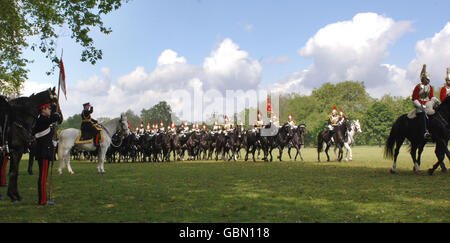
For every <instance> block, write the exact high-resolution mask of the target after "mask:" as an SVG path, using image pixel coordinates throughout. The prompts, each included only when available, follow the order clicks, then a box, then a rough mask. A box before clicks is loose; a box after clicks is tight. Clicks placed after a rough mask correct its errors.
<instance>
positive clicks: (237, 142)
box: [226, 126, 242, 161]
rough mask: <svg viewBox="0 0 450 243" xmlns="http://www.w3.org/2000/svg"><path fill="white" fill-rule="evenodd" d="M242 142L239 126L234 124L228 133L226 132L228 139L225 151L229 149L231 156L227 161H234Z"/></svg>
mask: <svg viewBox="0 0 450 243" xmlns="http://www.w3.org/2000/svg"><path fill="white" fill-rule="evenodd" d="M241 142H242V129H241V126H236V127H235V128H234V129H233V130H232V131H231V132H230V133H228V139H227V143H226V148H227V151H230V150H231V156H230V158H229V159H228V160H229V161H230V160H231V159H233V160H234V161H236V157H237V155H238V153H239V150H240V149H241Z"/></svg>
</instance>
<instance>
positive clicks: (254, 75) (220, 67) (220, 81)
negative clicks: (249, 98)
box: [203, 38, 262, 90]
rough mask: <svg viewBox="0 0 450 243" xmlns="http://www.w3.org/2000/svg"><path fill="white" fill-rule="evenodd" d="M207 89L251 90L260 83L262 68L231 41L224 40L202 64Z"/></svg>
mask: <svg viewBox="0 0 450 243" xmlns="http://www.w3.org/2000/svg"><path fill="white" fill-rule="evenodd" d="M203 72H204V74H205V79H206V84H207V86H208V88H215V89H219V90H226V89H244V90H246V89H251V88H255V87H256V85H258V84H259V82H260V81H261V72H262V66H261V64H260V63H259V62H258V61H257V60H253V59H252V58H251V57H250V56H249V54H248V53H247V52H246V51H243V50H240V49H239V46H238V45H236V44H235V43H234V42H233V41H232V40H231V39H228V38H227V39H225V40H223V41H222V43H220V45H219V46H218V47H217V48H216V49H215V50H213V51H212V53H211V56H210V57H207V58H205V61H204V62H203Z"/></svg>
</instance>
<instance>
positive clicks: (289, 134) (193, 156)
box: [71, 121, 306, 163]
mask: <svg viewBox="0 0 450 243" xmlns="http://www.w3.org/2000/svg"><path fill="white" fill-rule="evenodd" d="M161 123H162V122H161ZM147 128H148V126H147ZM261 129H267V130H268V131H269V132H270V131H271V132H272V133H273V134H272V136H270V135H271V134H269V136H264V133H261V132H260V131H261ZM261 134H263V135H261ZM305 134H306V125H304V124H301V125H299V126H295V125H292V123H285V124H284V125H282V126H278V125H277V124H274V123H272V122H270V123H268V124H266V125H263V124H261V125H259V126H258V125H255V126H254V127H253V128H252V129H248V130H247V129H244V125H243V124H242V123H241V124H239V125H235V124H231V123H226V124H223V125H219V124H218V123H217V121H216V124H215V125H214V127H213V129H212V130H208V129H207V127H206V124H204V125H203V129H200V127H199V126H198V125H197V124H194V125H193V126H192V129H189V126H188V125H185V124H184V123H182V124H181V126H179V127H178V128H177V127H176V125H175V124H173V125H169V126H168V127H167V128H164V126H163V124H160V127H157V128H155V125H154V126H153V128H152V129H146V130H144V129H143V123H141V129H136V131H135V132H132V133H130V134H129V135H128V136H125V138H123V139H121V138H120V136H119V135H117V134H115V135H114V136H113V137H112V142H111V146H110V147H109V148H108V150H107V152H106V158H105V159H106V161H107V162H109V163H111V162H112V163H115V162H121V161H123V162H130V161H131V162H147V161H153V162H162V161H171V160H175V161H180V160H213V159H215V160H216V161H217V160H219V159H221V160H228V161H230V160H235V161H236V160H238V159H245V161H247V160H248V159H249V154H251V155H252V159H253V161H256V158H255V154H256V152H258V153H257V156H258V158H259V155H260V151H261V150H262V151H263V154H264V157H263V158H262V160H264V161H269V160H270V161H272V160H273V156H272V150H273V149H276V148H277V149H279V151H280V154H279V156H278V159H279V160H280V161H281V160H282V157H281V155H282V151H283V149H284V148H286V147H287V148H288V150H289V151H288V152H289V157H290V158H291V159H292V157H291V149H292V148H295V149H296V154H295V157H294V159H295V160H296V159H297V157H298V156H300V158H301V160H302V161H303V157H302V155H301V152H300V149H301V148H302V146H303V145H304V135H305ZM241 150H244V151H245V156H244V157H242V154H241ZM71 154H72V158H73V159H74V160H77V159H81V156H83V157H84V159H94V158H96V156H95V152H90V153H88V152H83V151H79V150H76V148H73V149H72V151H71ZM186 156H187V157H186ZM269 156H270V159H269Z"/></svg>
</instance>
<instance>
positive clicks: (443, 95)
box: [439, 85, 450, 102]
mask: <svg viewBox="0 0 450 243" xmlns="http://www.w3.org/2000/svg"><path fill="white" fill-rule="evenodd" d="M448 88H450V87H448ZM439 98H440V99H441V102H442V101H444V100H445V98H447V86H446V85H444V86H442V88H441V92H440V95H439Z"/></svg>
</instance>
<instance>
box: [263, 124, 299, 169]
mask: <svg viewBox="0 0 450 243" xmlns="http://www.w3.org/2000/svg"><path fill="white" fill-rule="evenodd" d="M271 125H272V126H274V124H271ZM292 136H293V132H292V130H291V126H290V125H289V124H288V123H285V124H284V125H283V126H281V127H280V128H278V132H277V134H276V135H275V136H267V140H268V146H266V147H265V148H266V149H268V152H269V155H270V162H272V160H273V157H272V150H273V149H275V148H278V150H279V152H280V154H279V156H278V159H279V160H280V161H283V160H282V156H283V149H284V147H286V146H287V145H288V144H289V141H290V140H291V138H292ZM264 154H266V153H264Z"/></svg>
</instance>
